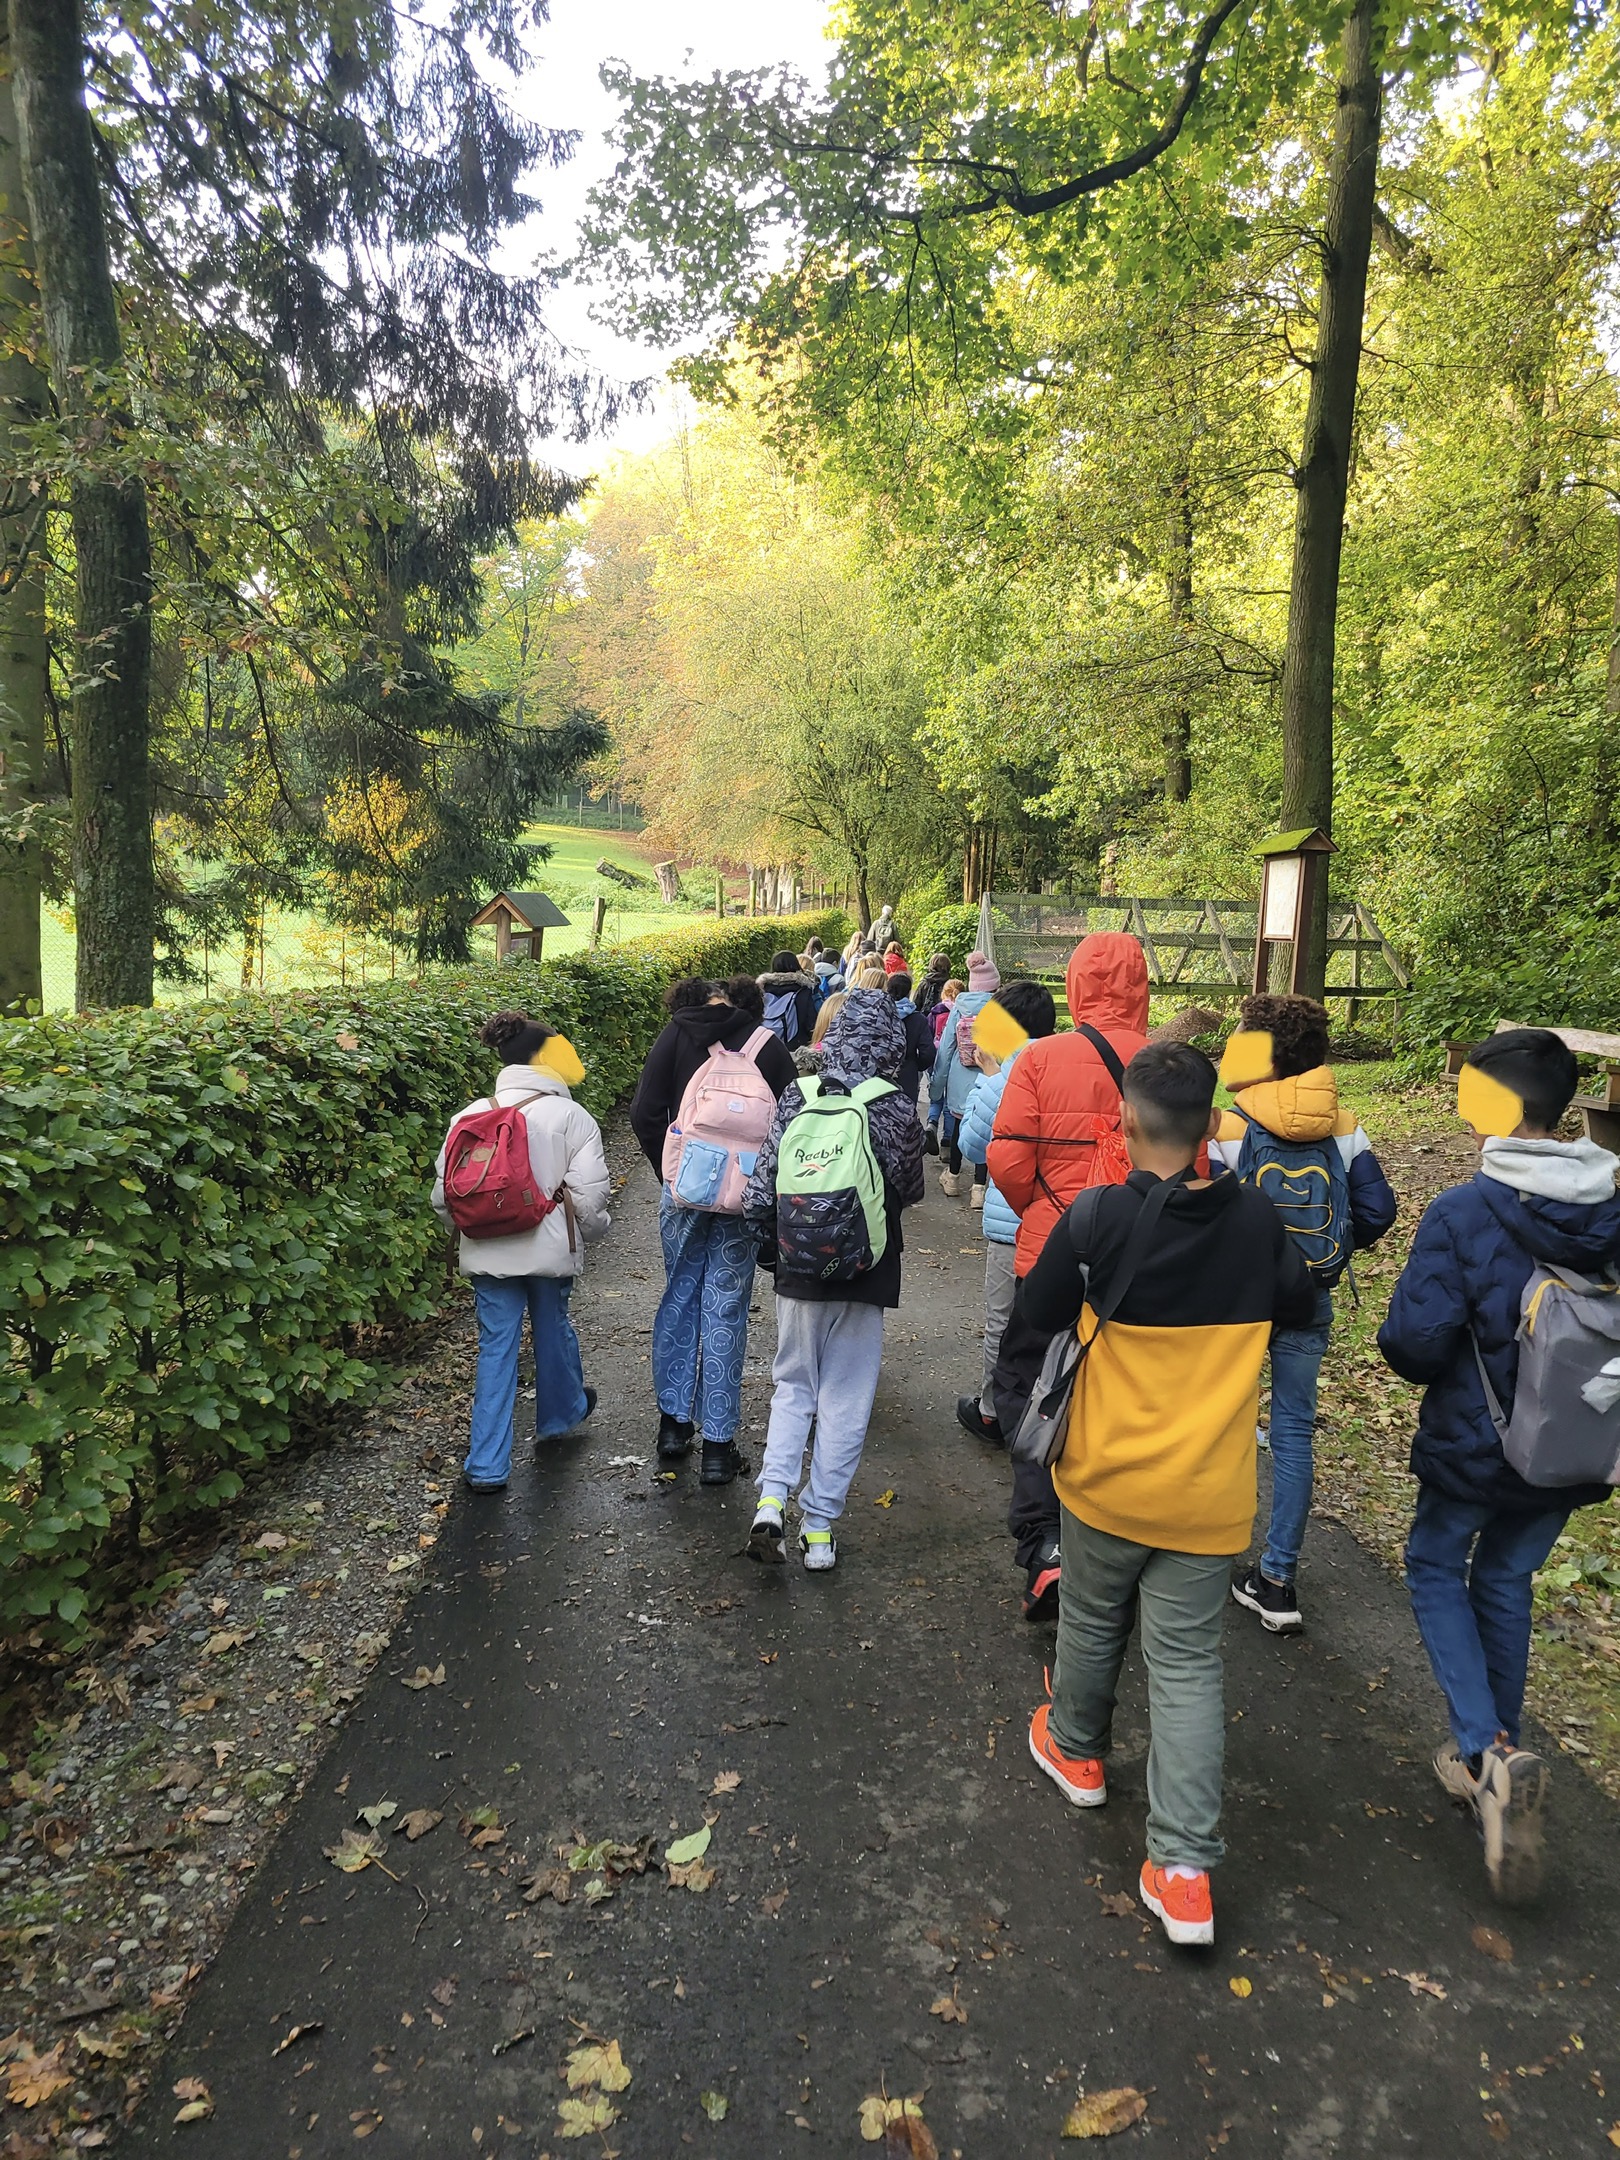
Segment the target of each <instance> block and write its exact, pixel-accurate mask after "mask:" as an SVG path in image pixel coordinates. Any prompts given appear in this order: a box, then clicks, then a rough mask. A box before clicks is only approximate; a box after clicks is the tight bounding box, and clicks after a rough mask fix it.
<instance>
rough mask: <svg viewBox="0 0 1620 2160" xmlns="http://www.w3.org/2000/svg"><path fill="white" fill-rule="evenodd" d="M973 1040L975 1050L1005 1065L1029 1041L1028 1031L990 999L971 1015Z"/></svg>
mask: <svg viewBox="0 0 1620 2160" xmlns="http://www.w3.org/2000/svg"><path fill="white" fill-rule="evenodd" d="M973 1040H974V1043H975V1045H976V1046H977V1048H979V1049H980V1050H985V1051H988V1052H989V1054H990V1056H991V1057H993V1058H995V1059H996V1060H997V1061H998V1062H999V1063H1001V1064H1003V1065H1005V1064H1006V1062H1007V1060H1008V1058H1010V1057H1011V1056H1012V1055H1013V1052H1014V1051H1015V1050H1022V1049H1023V1047H1024V1045H1025V1043H1027V1042H1028V1041H1029V1031H1028V1029H1027V1028H1021V1027H1020V1026H1019V1025H1018V1022H1017V1021H1016V1020H1015V1019H1014V1018H1013V1016H1012V1014H1011V1013H1010V1012H1008V1010H1007V1008H1006V1006H1005V1005H998V1004H997V1003H996V1001H995V999H994V998H992V999H991V1000H990V1002H989V1004H988V1005H981V1006H980V1007H979V1010H978V1011H977V1012H976V1013H975V1014H974V1015H973Z"/></svg>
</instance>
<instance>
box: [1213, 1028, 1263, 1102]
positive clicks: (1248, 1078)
mask: <svg viewBox="0 0 1620 2160" xmlns="http://www.w3.org/2000/svg"><path fill="white" fill-rule="evenodd" d="M1270 1078H1271V1031H1270V1030H1269V1028H1239V1029H1238V1031H1237V1033H1236V1034H1235V1035H1228V1036H1227V1038H1226V1048H1225V1049H1224V1050H1223V1051H1222V1052H1221V1085H1222V1087H1227V1088H1235V1087H1249V1086H1252V1085H1253V1083H1254V1082H1255V1081H1256V1080H1269V1079H1270Z"/></svg>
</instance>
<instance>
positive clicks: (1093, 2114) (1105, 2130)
mask: <svg viewBox="0 0 1620 2160" xmlns="http://www.w3.org/2000/svg"><path fill="white" fill-rule="evenodd" d="M1146 2113H1147V2095H1146V2093H1141V2092H1138V2091H1137V2089H1136V2087H1135V2086H1134V2085H1117V2086H1114V2087H1113V2088H1112V2089H1111V2090H1110V2091H1108V2092H1100V2093H1082V2094H1081V2095H1080V2097H1079V2099H1078V2100H1077V2101H1076V2102H1075V2104H1074V2106H1073V2107H1072V2108H1070V2110H1069V2112H1068V2114H1067V2116H1066V2117H1065V2118H1064V2123H1063V2131H1062V2135H1063V2136H1064V2137H1066V2138H1105V2137H1113V2136H1114V2134H1115V2133H1116V2132H1117V2131H1120V2130H1128V2129H1129V2128H1130V2127H1131V2125H1132V2123H1138V2122H1140V2121H1141V2120H1142V2117H1143V2116H1144V2115H1145V2114H1146Z"/></svg>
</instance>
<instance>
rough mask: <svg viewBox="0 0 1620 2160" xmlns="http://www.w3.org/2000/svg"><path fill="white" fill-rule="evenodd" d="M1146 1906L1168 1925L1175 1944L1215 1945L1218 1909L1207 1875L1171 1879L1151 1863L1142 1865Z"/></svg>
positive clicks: (1166, 1926) (1170, 1936)
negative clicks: (1211, 1898)
mask: <svg viewBox="0 0 1620 2160" xmlns="http://www.w3.org/2000/svg"><path fill="white" fill-rule="evenodd" d="M1140 1888H1141V1892H1142V1903H1143V1904H1144V1905H1145V1906H1146V1907H1147V1909H1148V1911H1149V1912H1151V1913H1157V1914H1158V1916H1159V1918H1160V1919H1161V1920H1162V1921H1163V1922H1164V1932H1165V1933H1166V1934H1167V1935H1168V1936H1169V1938H1170V1940H1171V1941H1172V1942H1173V1943H1212V1942H1213V1941H1214V1940H1215V1907H1214V1905H1213V1904H1212V1903H1211V1901H1210V1895H1209V1877H1208V1876H1207V1875H1171V1874H1170V1873H1169V1872H1168V1871H1167V1870H1166V1869H1164V1868H1162V1867H1155V1866H1154V1864H1153V1862H1152V1861H1151V1860H1144V1861H1143V1862H1142V1881H1141V1884H1140Z"/></svg>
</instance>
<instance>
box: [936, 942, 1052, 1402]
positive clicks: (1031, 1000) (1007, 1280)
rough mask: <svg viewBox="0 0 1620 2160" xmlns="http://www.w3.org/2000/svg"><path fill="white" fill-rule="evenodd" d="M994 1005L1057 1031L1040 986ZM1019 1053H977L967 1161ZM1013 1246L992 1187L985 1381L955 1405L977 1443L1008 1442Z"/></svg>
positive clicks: (1019, 988) (980, 1144) (967, 1117)
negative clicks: (1003, 1057)
mask: <svg viewBox="0 0 1620 2160" xmlns="http://www.w3.org/2000/svg"><path fill="white" fill-rule="evenodd" d="M997 1002H998V1004H1000V1006H1001V1007H1002V1010H1003V1011H1004V1012H1007V1013H1010V1014H1011V1015H1012V1017H1013V1019H1015V1020H1016V1021H1017V1022H1018V1024H1019V1026H1020V1027H1021V1028H1022V1029H1023V1030H1024V1032H1025V1033H1026V1034H1027V1035H1028V1036H1029V1038H1030V1040H1031V1041H1032V1042H1033V1041H1035V1040H1037V1039H1038V1038H1039V1037H1040V1036H1043V1035H1050V1034H1053V1033H1054V1032H1055V1030H1056V1028H1057V1006H1056V1004H1055V1002H1054V1000H1053V997H1052V993H1051V991H1050V990H1048V989H1047V988H1046V987H1045V986H1044V985H1043V984H1041V983H1034V982H1015V983H1009V984H1008V985H1007V987H1006V989H1005V990H1003V991H1002V992H1001V993H1000V995H999V997H998V999H997ZM1020 1055H1021V1052H1020V1051H1017V1050H1015V1051H1014V1052H1013V1054H1012V1057H1009V1058H1008V1059H1007V1061H1006V1063H1005V1064H1001V1065H998V1064H997V1062H996V1060H995V1059H994V1058H992V1057H990V1056H988V1055H987V1054H986V1053H985V1052H984V1051H982V1050H981V1051H980V1052H979V1058H980V1062H981V1064H982V1066H983V1067H984V1070H983V1071H982V1072H981V1073H980V1075H979V1078H978V1081H977V1083H976V1084H975V1086H974V1089H973V1092H972V1094H971V1095H970V1096H969V1097H968V1101H967V1108H966V1110H965V1111H964V1112H963V1115H962V1130H961V1134H960V1145H961V1149H962V1154H963V1157H964V1159H965V1160H966V1161H968V1162H971V1163H975V1164H978V1163H982V1162H984V1161H985V1159H986V1157H987V1156H988V1154H989V1151H990V1136H991V1134H992V1132H993V1131H994V1130H995V1123H996V1112H997V1111H998V1110H999V1109H1000V1107H1001V1093H1002V1089H1003V1088H1004V1087H1005V1086H1006V1085H1007V1075H1008V1073H1009V1072H1011V1070H1012V1068H1013V1062H1014V1059H1016V1058H1017V1057H1019V1056H1020ZM1017 1242H1018V1217H1017V1216H1016V1215H1015V1214H1014V1212H1013V1210H1012V1208H1011V1207H1010V1206H1009V1205H1008V1202H1007V1200H1006V1198H1005V1197H1004V1196H1003V1194H1002V1193H1001V1192H1000V1191H999V1190H998V1189H997V1187H996V1186H995V1184H994V1183H991V1184H990V1185H988V1186H987V1187H986V1189H985V1195H984V1378H983V1381H982V1383H981V1385H980V1388H979V1392H978V1394H977V1395H962V1396H959V1397H958V1398H957V1403H956V1417H957V1422H958V1424H960V1425H961V1426H962V1427H963V1428H964V1429H965V1430H966V1431H968V1432H970V1433H972V1434H973V1435H974V1437H975V1438H976V1439H980V1440H995V1441H1002V1442H1005V1441H1007V1440H1009V1439H1010V1438H1011V1435H1010V1434H1004V1433H1003V1432H1002V1429H1001V1420H1000V1418H999V1417H998V1416H997V1414H996V1405H995V1398H994V1396H993V1395H992V1393H991V1380H992V1376H993V1374H994V1372H995V1369H996V1356H997V1353H998V1352H999V1350H1000V1348H1001V1334H1002V1330H1003V1328H1005V1327H1006V1325H1007V1315H1008V1314H1009V1313H1010V1312H1011V1311H1012V1303H1013V1293H1014V1291H1015V1290H1016V1289H1017V1287H1018V1284H1017V1277H1016V1275H1015V1274H1014V1271H1013V1250H1014V1247H1015V1246H1016V1244H1017Z"/></svg>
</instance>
